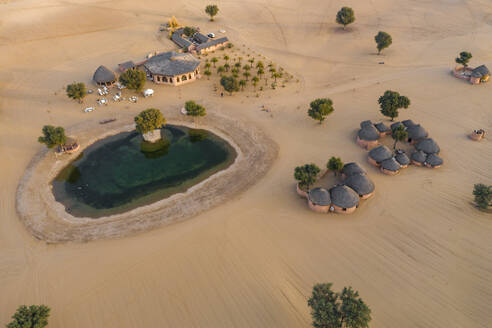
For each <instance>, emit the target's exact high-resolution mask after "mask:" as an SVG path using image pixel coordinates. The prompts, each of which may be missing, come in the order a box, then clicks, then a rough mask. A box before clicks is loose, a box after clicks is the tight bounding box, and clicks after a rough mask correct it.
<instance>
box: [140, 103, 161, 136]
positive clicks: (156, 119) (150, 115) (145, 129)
mask: <svg viewBox="0 0 492 328" xmlns="http://www.w3.org/2000/svg"><path fill="white" fill-rule="evenodd" d="M165 124H166V119H165V118H164V116H163V115H162V113H161V111H160V110H158V109H155V108H149V109H146V110H144V111H142V112H141V113H140V114H138V115H137V116H135V129H136V130H137V132H139V133H141V134H146V133H149V132H152V131H154V130H155V129H160V128H161V127H162V126H163V125H165Z"/></svg>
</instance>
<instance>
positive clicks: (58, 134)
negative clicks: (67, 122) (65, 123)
mask: <svg viewBox="0 0 492 328" xmlns="http://www.w3.org/2000/svg"><path fill="white" fill-rule="evenodd" d="M42 132H43V136H41V137H39V138H38V142H39V143H42V144H45V145H46V146H47V147H48V148H53V147H55V146H62V145H64V144H65V142H66V141H67V137H66V136H65V129H64V128H62V127H61V126H57V127H54V126H52V125H45V126H43V130H42Z"/></svg>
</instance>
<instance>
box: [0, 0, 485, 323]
mask: <svg viewBox="0 0 492 328" xmlns="http://www.w3.org/2000/svg"><path fill="white" fill-rule="evenodd" d="M218 4H219V7H220V14H219V16H218V17H217V20H216V22H215V23H211V22H208V20H207V17H206V16H205V15H204V13H203V7H204V6H205V3H204V2H202V1H198V0H191V1H168V0H161V1H150V0H144V1H141V2H138V3H135V2H131V1H127V0H123V1H112V0H110V1H98V0H95V1H85V0H73V1H58V0H47V1H43V2H39V1H34V0H14V1H9V2H7V3H6V4H0V154H1V156H2V159H1V161H0V182H1V186H2V188H0V290H1V295H2V297H0V325H4V324H6V323H7V322H9V318H10V316H11V315H12V314H13V313H14V311H15V309H16V308H17V306H18V305H20V304H39V303H44V304H47V305H49V306H50V307H51V309H52V312H51V313H52V315H51V317H50V325H49V326H50V328H62V327H72V328H87V327H91V328H93V327H104V328H107V327H121V328H126V327H152V326H160V327H214V328H215V327H255V328H256V327H265V328H267V327H268V328H269V327H296V328H298V327H305V328H308V327H310V323H311V318H310V314H309V309H308V307H307V305H306V300H307V298H308V297H309V295H310V292H311V288H312V286H313V284H315V283H317V282H333V283H334V286H335V288H336V289H341V288H342V287H343V286H345V285H351V286H353V287H354V288H355V289H356V290H358V291H359V292H360V294H361V296H362V297H363V299H364V300H365V302H366V303H367V304H369V305H370V307H371V309H372V317H373V321H372V323H371V327H378V328H380V327H404V328H406V327H408V328H414V327H432V328H437V327H439V328H449V327H453V328H454V327H456V328H462V327H473V328H487V327H490V326H491V323H492V312H491V311H490V306H489V304H490V303H491V302H492V296H491V295H492V239H491V238H490V236H491V234H492V218H491V215H490V214H487V213H483V212H480V211H477V210H476V209H475V208H474V207H473V205H472V204H471V202H472V195H471V192H472V189H473V184H475V183H479V182H483V183H487V184H492V172H491V171H492V170H491V165H490V163H492V147H491V146H490V145H491V142H490V140H488V139H486V140H484V141H482V142H472V141H470V140H469V139H468V138H467V134H469V133H470V132H471V131H472V130H473V129H477V128H483V129H485V130H487V131H489V132H490V131H492V115H491V113H492V112H491V106H490V100H491V90H492V84H491V83H488V84H487V85H481V86H471V85H469V84H467V83H466V82H464V81H460V80H458V79H455V78H453V77H452V76H451V75H450V69H452V68H453V66H454V58H455V57H456V55H457V54H458V53H459V52H460V51H463V50H467V51H470V52H472V53H473V59H472V65H479V64H486V65H487V66H488V67H489V68H490V67H492V57H491V54H492V8H491V6H490V2H489V1H486V0H470V1H466V2H458V1H428V2H422V1H414V0H391V1H390V0H375V1H371V2H363V1H355V2H353V3H346V2H341V1H325V2H320V1H314V0H308V1H303V2H299V1H294V0H273V1H268V2H267V1H258V2H244V1H241V2H234V1H232V2H219V3H218ZM343 5H350V6H352V7H354V9H355V12H356V16H357V21H356V23H355V24H354V26H353V27H351V28H350V29H349V31H347V32H342V31H340V30H339V29H338V28H337V27H336V26H335V23H334V17H335V14H336V11H337V10H338V9H339V8H340V7H341V6H343ZM172 15H176V17H178V19H181V20H182V21H183V22H184V23H186V24H194V25H199V26H200V27H202V29H204V30H217V29H222V28H223V29H225V30H226V31H227V33H228V36H229V37H230V38H231V39H232V40H233V42H234V43H236V44H246V46H247V47H249V48H251V49H257V50H258V52H261V53H262V54H265V55H266V56H267V57H268V58H272V59H273V60H274V61H275V62H276V63H278V64H280V65H281V66H282V67H284V68H285V69H286V70H287V71H289V72H290V73H292V74H294V75H295V76H296V78H299V83H298V84H296V85H295V87H293V88H285V89H279V90H276V91H275V92H269V93H266V95H263V96H260V97H259V98H256V97H254V94H253V92H250V91H247V92H245V93H239V94H237V95H234V96H232V97H230V96H224V98H220V96H218V95H217V94H216V93H214V92H213V88H212V85H211V83H209V82H207V80H206V79H202V80H200V81H197V82H196V83H193V84H189V85H185V86H183V87H180V88H170V87H164V86H156V87H155V88H154V89H155V90H156V94H155V96H154V97H153V98H152V99H145V100H143V101H141V102H139V103H137V104H135V105H131V106H128V108H127V107H125V106H116V105H110V106H108V107H107V108H98V109H97V110H96V111H94V112H92V113H89V114H84V113H83V112H82V108H83V107H84V106H81V105H79V104H77V103H76V102H71V101H69V100H68V99H66V97H64V96H63V87H64V86H65V85H66V84H67V83H70V82H73V81H83V82H86V83H89V82H90V79H91V77H92V73H93V72H94V70H95V69H96V68H97V67H98V66H99V65H101V64H104V65H107V66H109V67H114V66H115V65H116V64H117V63H120V62H123V61H125V60H128V59H138V58H142V57H143V56H144V55H145V54H147V53H148V52H149V51H152V50H166V49H172V48H173V47H174V45H173V44H172V43H171V42H169V41H168V40H166V39H165V38H161V36H160V35H159V34H158V32H157V30H158V26H159V24H160V23H163V22H165V21H166V20H167V19H168V18H169V17H170V16H172ZM380 30H383V31H386V32H388V33H390V34H391V35H392V36H393V45H392V46H391V47H390V48H389V49H386V50H384V52H383V55H382V56H376V55H375V44H374V39H373V38H374V35H375V34H376V33H377V32H378V31H380ZM379 62H384V65H383V64H378V63H379ZM387 89H391V90H395V91H399V92H401V93H402V94H404V95H406V96H408V97H409V98H410V99H411V102H412V104H411V106H410V107H409V108H408V109H406V110H402V111H401V117H400V118H401V119H412V120H414V121H415V122H419V123H421V124H422V125H423V126H424V127H425V128H426V129H427V130H428V131H429V133H431V136H432V138H434V139H435V140H436V141H437V142H438V143H439V146H440V147H441V149H442V153H441V155H442V157H443V159H444V161H445V163H444V166H443V167H442V168H440V169H438V170H429V169H423V168H415V167H410V168H408V169H406V170H404V171H403V172H402V173H401V174H400V175H398V176H395V177H388V176H385V175H382V174H380V173H379V172H378V171H377V170H376V169H375V168H372V167H371V166H370V165H369V164H368V163H367V161H366V153H365V152H364V151H363V150H362V149H361V148H360V147H358V146H357V145H356V143H355V136H356V129H357V127H358V124H359V122H360V121H362V120H365V119H370V120H373V121H379V120H381V119H382V118H383V117H382V116H381V114H380V113H379V111H378V106H377V98H378V97H379V96H380V95H381V94H383V93H384V91H385V90H387ZM55 93H56V95H55ZM247 96H249V97H247ZM317 97H330V98H331V99H332V100H333V102H334V106H335V112H334V113H333V114H332V115H330V117H328V118H327V120H326V121H325V122H324V123H323V125H319V124H317V123H316V122H314V121H312V120H311V119H309V118H308V117H307V115H306V111H307V106H308V104H309V102H310V101H311V100H313V99H314V98H317ZM190 99H193V100H195V101H197V102H199V103H202V104H204V105H205V107H206V108H207V109H208V110H209V111H210V112H211V113H215V114H217V115H223V116H226V117H229V118H231V119H233V120H237V121H240V122H254V124H255V126H258V127H259V128H260V129H262V131H263V132H264V133H265V134H266V135H267V136H268V137H269V138H271V139H272V140H273V141H274V142H275V143H276V144H277V145H278V157H277V159H276V161H275V162H274V163H273V166H272V168H271V169H270V170H269V171H268V172H267V173H266V175H265V176H264V177H263V178H262V179H260V180H259V181H258V182H257V183H256V184H255V185H253V186H252V187H251V188H249V189H248V190H247V191H246V192H244V193H241V194H238V195H236V196H235V197H233V198H232V199H230V200H229V201H228V202H226V203H225V204H224V205H221V206H218V207H215V208H213V209H211V210H210V211H207V212H204V213H201V214H198V215H197V216H195V217H193V218H192V219H189V220H185V221H183V222H179V223H176V224H171V225H167V226H165V227H162V228H158V229H155V230H152V231H149V232H145V233H141V234H138V235H135V236H130V237H125V238H116V239H111V240H106V241H93V242H88V243H65V244H59V245H51V244H47V243H45V242H41V241H38V240H37V239H35V238H33V236H32V235H31V234H30V233H29V231H28V230H27V229H26V228H25V226H24V225H23V223H22V222H21V220H20V218H19V216H18V215H17V213H16V190H17V187H18V184H19V182H20V181H21V178H22V176H23V174H24V172H25V169H26V168H27V166H28V164H29V162H30V161H31V159H32V158H33V156H34V155H35V154H36V153H37V152H38V151H39V150H40V149H41V145H39V144H38V143H37V142H36V140H37V137H38V136H39V134H40V131H41V128H42V126H43V125H45V124H52V125H61V126H66V127H71V126H75V125H77V124H81V123H82V122H84V120H86V119H87V118H88V117H90V119H88V120H91V121H92V120H94V121H98V120H102V119H107V118H110V117H118V118H122V119H123V117H132V116H134V115H135V114H137V113H138V112H140V111H141V110H143V109H146V108H148V107H155V108H160V109H162V110H163V111H166V110H169V109H173V108H174V109H176V108H180V107H181V106H182V105H183V103H184V102H185V101H187V100H190ZM261 105H265V106H267V107H268V108H269V109H271V112H270V113H265V112H262V111H260V110H259V108H260V106H261ZM120 115H121V116H120ZM489 134H490V133H489ZM331 156H339V157H341V158H342V159H343V160H344V161H347V162H348V161H356V162H358V163H360V164H361V165H363V166H364V168H365V169H367V170H368V172H369V174H370V176H371V179H373V181H374V183H375V185H376V188H377V189H376V194H375V196H374V197H373V198H371V199H369V200H367V201H366V202H365V203H364V206H361V207H360V208H359V209H358V210H357V211H356V212H355V213H354V214H353V215H350V216H340V215H319V214H316V213H312V212H311V211H309V209H308V208H307V206H306V204H305V200H302V199H300V198H299V197H297V195H296V193H295V189H294V187H295V185H294V180H293V169H294V167H296V166H298V165H300V164H304V163H306V162H314V163H316V164H318V165H319V166H324V165H325V163H326V161H327V160H328V158H329V157H331Z"/></svg>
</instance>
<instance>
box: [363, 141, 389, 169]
mask: <svg viewBox="0 0 492 328" xmlns="http://www.w3.org/2000/svg"><path fill="white" fill-rule="evenodd" d="M391 157H393V154H392V153H391V150H389V148H388V147H386V146H384V145H381V146H379V147H376V148H373V149H371V151H370V152H369V155H368V160H369V163H371V164H372V165H374V166H376V167H379V166H380V165H381V162H382V161H384V160H385V159H388V158H391Z"/></svg>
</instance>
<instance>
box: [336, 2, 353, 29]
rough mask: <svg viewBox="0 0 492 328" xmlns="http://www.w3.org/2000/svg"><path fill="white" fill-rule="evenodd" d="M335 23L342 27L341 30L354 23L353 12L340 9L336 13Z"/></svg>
mask: <svg viewBox="0 0 492 328" xmlns="http://www.w3.org/2000/svg"><path fill="white" fill-rule="evenodd" d="M336 21H337V23H338V24H340V25H343V29H344V30H345V27H346V26H347V25H349V24H352V23H353V22H355V15H354V10H353V9H352V8H350V7H342V9H340V10H339V11H338V13H337V19H336Z"/></svg>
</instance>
